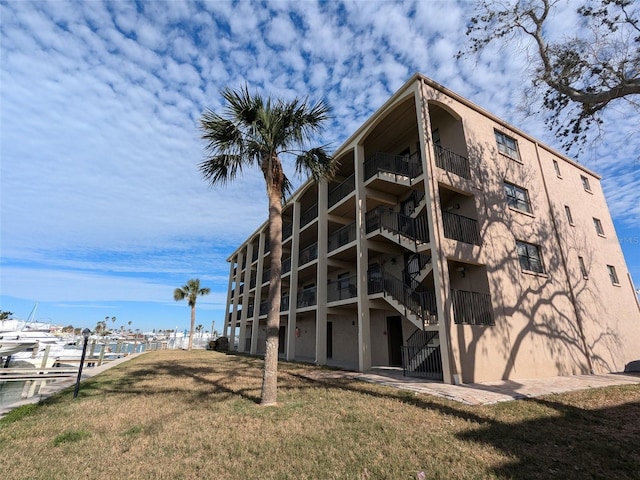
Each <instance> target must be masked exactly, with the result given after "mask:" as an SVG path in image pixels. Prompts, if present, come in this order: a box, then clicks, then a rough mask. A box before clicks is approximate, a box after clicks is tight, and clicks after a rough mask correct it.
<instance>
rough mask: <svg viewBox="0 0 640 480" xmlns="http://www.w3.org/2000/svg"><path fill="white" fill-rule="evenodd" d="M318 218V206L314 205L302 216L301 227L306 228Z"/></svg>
mask: <svg viewBox="0 0 640 480" xmlns="http://www.w3.org/2000/svg"><path fill="white" fill-rule="evenodd" d="M317 216H318V204H317V203H316V204H314V205H312V206H311V207H309V208H308V209H306V210H305V211H304V212H302V215H300V227H301V228H302V227H304V226H305V225H306V224H307V223H309V222H311V220H313V219H314V218H316V217H317Z"/></svg>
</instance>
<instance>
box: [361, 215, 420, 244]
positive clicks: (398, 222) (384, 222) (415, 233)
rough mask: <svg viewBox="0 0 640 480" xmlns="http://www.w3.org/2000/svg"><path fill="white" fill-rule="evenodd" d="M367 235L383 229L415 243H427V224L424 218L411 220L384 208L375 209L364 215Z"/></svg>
mask: <svg viewBox="0 0 640 480" xmlns="http://www.w3.org/2000/svg"><path fill="white" fill-rule="evenodd" d="M365 227H366V230H367V233H371V232H373V231H374V230H378V229H383V228H384V229H385V230H388V231H390V232H392V233H395V234H397V235H400V236H403V237H407V238H410V239H412V240H414V241H416V242H420V243H428V242H429V224H428V223H427V218H426V217H417V218H412V217H408V216H406V215H402V214H401V213H398V212H394V211H392V210H389V209H387V208H384V207H377V208H375V209H374V210H371V211H369V212H367V214H366V215H365Z"/></svg>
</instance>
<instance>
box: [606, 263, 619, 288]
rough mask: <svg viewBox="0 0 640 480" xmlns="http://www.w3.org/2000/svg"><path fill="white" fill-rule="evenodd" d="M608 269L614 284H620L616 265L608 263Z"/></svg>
mask: <svg viewBox="0 0 640 480" xmlns="http://www.w3.org/2000/svg"><path fill="white" fill-rule="evenodd" d="M607 270H608V271H609V278H610V279H611V283H612V284H613V285H620V282H619V281H618V274H617V273H616V267H614V266H613V265H607Z"/></svg>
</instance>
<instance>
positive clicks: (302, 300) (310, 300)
mask: <svg viewBox="0 0 640 480" xmlns="http://www.w3.org/2000/svg"><path fill="white" fill-rule="evenodd" d="M315 304H316V287H311V288H305V289H304V290H303V291H302V292H298V301H297V303H296V306H297V307H298V308H304V307H312V306H313V305H315Z"/></svg>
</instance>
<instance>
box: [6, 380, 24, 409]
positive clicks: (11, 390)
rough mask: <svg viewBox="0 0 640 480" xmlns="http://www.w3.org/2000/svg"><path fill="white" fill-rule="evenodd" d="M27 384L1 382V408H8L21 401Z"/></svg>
mask: <svg viewBox="0 0 640 480" xmlns="http://www.w3.org/2000/svg"><path fill="white" fill-rule="evenodd" d="M25 383H26V382H0V407H6V406H7V405H11V404H12V403H15V402H17V401H18V400H20V398H21V397H22V390H23V389H24V384H25Z"/></svg>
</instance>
